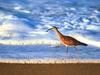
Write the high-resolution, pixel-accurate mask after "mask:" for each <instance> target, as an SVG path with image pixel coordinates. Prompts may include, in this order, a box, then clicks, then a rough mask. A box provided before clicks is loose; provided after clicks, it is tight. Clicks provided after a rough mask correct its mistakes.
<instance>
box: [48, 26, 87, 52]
mask: <svg viewBox="0 0 100 75" xmlns="http://www.w3.org/2000/svg"><path fill="white" fill-rule="evenodd" d="M49 30H53V31H54V32H55V33H56V35H57V37H58V39H59V41H60V42H61V43H62V44H63V45H64V46H66V47H67V52H68V47H74V48H76V46H78V45H82V46H87V44H85V43H83V42H80V41H78V40H77V39H75V38H73V37H71V36H66V35H63V34H62V33H61V32H60V31H59V30H58V27H56V26H53V27H52V28H50V29H48V30H47V32H48V31H49ZM76 49H77V48H76Z"/></svg>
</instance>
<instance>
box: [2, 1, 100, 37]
mask: <svg viewBox="0 0 100 75" xmlns="http://www.w3.org/2000/svg"><path fill="white" fill-rule="evenodd" d="M99 6H100V1H99V0H95V1H94V0H88V1H87V0H81V1H80V0H10V1H8V0H0V14H1V15H0V28H1V33H0V36H1V37H9V36H11V37H12V36H13V37H19V38H20V37H21V35H23V37H27V36H29V37H30V36H32V37H35V35H39V32H41V33H40V34H45V35H43V38H44V36H46V35H47V33H46V32H45V31H46V30H47V29H48V28H51V27H52V26H58V27H60V29H59V30H60V31H62V32H63V33H67V31H69V32H70V31H73V32H75V30H79V32H80V33H83V32H87V31H88V32H87V33H86V34H87V35H88V33H90V34H89V35H92V36H93V34H95V33H99V32H100V8H99ZM7 27H8V28H7ZM9 27H11V28H9ZM80 30H81V31H80ZM23 31H25V33H23ZM36 32H37V34H36ZM43 32H44V33H43ZM34 33H35V34H34ZM51 33H52V34H53V32H51ZM71 33H72V32H71ZM75 33H77V32H75ZM4 34H5V35H4ZM6 34H8V35H7V36H6ZM52 34H48V36H51V37H53V36H52ZM15 35H16V36H15ZM98 36H99V34H97V37H98ZM37 37H39V36H37ZM41 37H42V36H41ZM46 38H47V37H46Z"/></svg>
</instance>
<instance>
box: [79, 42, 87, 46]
mask: <svg viewBox="0 0 100 75" xmlns="http://www.w3.org/2000/svg"><path fill="white" fill-rule="evenodd" d="M80 45H83V46H88V45H87V44H85V43H81V44H80Z"/></svg>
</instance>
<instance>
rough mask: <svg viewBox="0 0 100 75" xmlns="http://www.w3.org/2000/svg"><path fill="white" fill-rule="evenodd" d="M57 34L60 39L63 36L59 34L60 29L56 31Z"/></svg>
mask: <svg viewBox="0 0 100 75" xmlns="http://www.w3.org/2000/svg"><path fill="white" fill-rule="evenodd" d="M54 31H55V32H56V35H57V36H58V37H59V38H60V37H62V36H63V34H62V33H61V32H59V30H58V29H56V30H54Z"/></svg>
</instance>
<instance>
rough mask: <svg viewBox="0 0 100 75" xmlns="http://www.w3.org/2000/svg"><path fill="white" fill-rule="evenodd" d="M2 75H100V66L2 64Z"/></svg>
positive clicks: (86, 64)
mask: <svg viewBox="0 0 100 75" xmlns="http://www.w3.org/2000/svg"><path fill="white" fill-rule="evenodd" d="M0 75H100V64H91V63H85V64H79V63H78V64H49V65H48V64H10V63H0Z"/></svg>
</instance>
